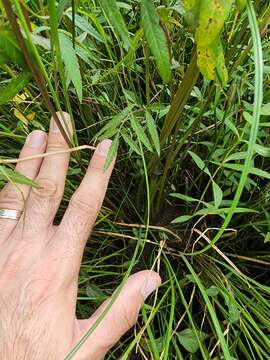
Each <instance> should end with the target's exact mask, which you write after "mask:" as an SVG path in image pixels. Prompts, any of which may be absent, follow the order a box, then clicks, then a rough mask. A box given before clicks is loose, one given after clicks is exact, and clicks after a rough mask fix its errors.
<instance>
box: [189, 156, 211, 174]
mask: <svg viewBox="0 0 270 360" xmlns="http://www.w3.org/2000/svg"><path fill="white" fill-rule="evenodd" d="M188 153H189V155H190V156H191V157H192V159H193V161H194V162H195V164H196V165H197V166H198V168H199V169H200V170H202V171H203V172H205V173H206V174H207V175H209V176H210V177H211V174H210V171H209V170H208V168H207V167H206V166H205V163H204V162H203V160H202V159H201V158H200V157H199V155H197V154H195V153H194V152H193V151H191V150H189V151H188Z"/></svg>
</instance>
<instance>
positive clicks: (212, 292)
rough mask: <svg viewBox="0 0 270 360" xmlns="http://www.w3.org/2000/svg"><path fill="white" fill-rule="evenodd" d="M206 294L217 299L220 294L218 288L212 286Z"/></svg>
mask: <svg viewBox="0 0 270 360" xmlns="http://www.w3.org/2000/svg"><path fill="white" fill-rule="evenodd" d="M206 293H207V295H208V296H210V297H216V296H217V295H218V294H219V291H218V288H217V287H216V286H214V285H211V286H210V288H208V289H207V290H206Z"/></svg>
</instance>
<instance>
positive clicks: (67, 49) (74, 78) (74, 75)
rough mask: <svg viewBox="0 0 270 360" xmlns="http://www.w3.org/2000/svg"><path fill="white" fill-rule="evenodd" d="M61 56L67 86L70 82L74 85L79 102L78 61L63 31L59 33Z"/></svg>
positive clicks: (79, 74) (79, 73)
mask: <svg viewBox="0 0 270 360" xmlns="http://www.w3.org/2000/svg"><path fill="white" fill-rule="evenodd" d="M59 41H60V49H61V57H62V60H63V62H64V64H65V71H66V77H67V86H68V85H69V83H70V82H72V84H73V85H74V88H75V90H76V93H77V95H78V98H79V100H80V102H81V101H82V77H81V72H80V66H79V62H78V59H77V56H76V53H75V50H74V48H73V45H72V41H71V39H70V38H69V37H67V36H66V35H65V34H63V33H59Z"/></svg>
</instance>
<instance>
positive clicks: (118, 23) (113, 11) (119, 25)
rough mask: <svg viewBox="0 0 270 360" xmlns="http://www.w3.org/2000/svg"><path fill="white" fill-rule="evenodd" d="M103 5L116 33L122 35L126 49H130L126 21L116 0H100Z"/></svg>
mask: <svg viewBox="0 0 270 360" xmlns="http://www.w3.org/2000/svg"><path fill="white" fill-rule="evenodd" d="M99 1H100V4H101V7H102V9H103V11H104V13H105V14H106V16H107V18H108V20H109V22H110V23H111V25H112V27H113V29H114V30H115V32H116V34H117V35H119V36H120V37H121V39H122V40H123V42H124V46H125V49H128V48H129V47H130V46H131V44H130V40H129V35H128V29H127V26H126V23H125V21H124V19H123V17H122V15H121V12H120V10H119V8H118V5H117V2H116V0H109V1H108V0H99Z"/></svg>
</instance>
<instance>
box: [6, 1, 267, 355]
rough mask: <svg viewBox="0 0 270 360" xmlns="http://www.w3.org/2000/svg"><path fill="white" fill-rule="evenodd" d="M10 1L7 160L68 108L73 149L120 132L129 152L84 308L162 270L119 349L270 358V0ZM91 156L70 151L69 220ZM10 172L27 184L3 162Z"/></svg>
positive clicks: (93, 255)
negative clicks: (141, 275) (146, 272)
mask: <svg viewBox="0 0 270 360" xmlns="http://www.w3.org/2000/svg"><path fill="white" fill-rule="evenodd" d="M0 11H1V15H0V82H1V87H0V137H1V147H0V157H1V159H2V160H3V159H11V158H16V157H17V156H18V153H19V150H20V148H21V146H22V144H23V143H24V141H25V137H26V135H27V134H28V133H29V132H30V131H32V130H33V129H42V130H47V129H48V122H49V118H50V116H51V115H52V116H54V117H57V115H56V114H55V109H56V110H61V109H62V110H65V111H69V112H70V113H71V114H72V119H73V125H74V128H75V129H76V132H75V136H74V138H73V139H70V138H69V137H68V136H67V135H65V136H66V140H67V142H68V143H69V145H70V146H72V147H75V146H78V145H85V144H91V145H93V144H95V143H96V141H97V140H98V139H102V138H108V137H109V138H112V139H113V146H112V147H111V151H110V154H109V156H108V159H107V164H108V163H109V162H110V160H111V159H112V157H113V156H114V154H115V153H116V151H117V150H118V157H117V163H116V168H115V171H114V175H113V178H112V181H111V183H110V187H109V191H108V193H107V197H106V201H105V203H104V206H103V208H102V211H101V213H100V215H99V217H98V220H97V223H96V226H95V229H94V231H93V234H92V237H91V240H89V242H88V245H87V247H86V250H85V256H84V261H83V264H82V267H81V273H80V279H79V292H78V316H80V317H86V316H88V315H89V314H90V313H91V312H92V311H93V310H94V308H96V306H98V305H99V304H100V303H101V302H102V301H103V300H104V299H105V298H106V297H107V296H109V295H111V294H112V293H113V291H114V290H115V288H116V287H117V285H118V284H119V283H120V282H121V281H122V280H123V279H125V276H126V275H127V274H129V273H130V272H133V271H135V270H139V269H143V268H154V269H156V270H157V271H159V273H160V275H161V277H162V279H163V284H162V286H161V287H160V289H159V291H158V293H157V294H156V295H155V296H153V297H152V298H151V299H150V301H149V302H148V305H145V306H144V307H143V309H142V312H141V314H140V316H139V322H138V325H137V326H136V329H135V330H134V331H131V332H130V333H129V334H128V335H127V336H126V337H125V338H123V339H122V341H121V342H120V343H119V344H118V345H117V346H116V347H115V348H114V349H113V350H112V351H111V352H110V353H109V354H108V355H107V359H154V360H157V359H215V360H218V359H226V360H227V359H230V360H232V359H256V360H257V359H269V349H270V320H269V311H270V302H269V298H270V287H269V285H270V283H269V269H270V267H269V266H270V254H269V241H270V227H269V226H270V215H269V206H270V203H269V196H270V188H269V179H270V171H269V169H270V162H269V157H270V150H269V127H270V122H269V121H268V119H269V116H270V92H269V80H270V78H269V74H270V60H269V59H270V44H269V25H268V24H269V17H270V4H269V1H259V0H255V1H248V2H247V3H246V1H244V0H238V1H235V2H234V1H232V0H230V1H225V0H218V1H216V0H215V1H214V0H193V1H187V0H183V1H179V0H162V1H159V0H157V1H153V0H125V1H119V2H116V1H115V0H110V1H106V0H100V1H95V0H92V1H85V0H80V1H69V0H60V1H58V2H57V1H55V0H48V1H46V2H45V1H44V2H42V1H41V0H39V1H33V0H29V1H23V0H21V1H19V0H13V1H12V2H10V1H9V0H2V2H1V1H0ZM262 55H263V58H262ZM262 101H263V103H262ZM62 131H63V133H64V129H62ZM88 158H89V152H88V150H81V151H76V152H74V153H73V156H72V159H71V166H70V169H69V173H68V178H67V181H66V190H65V195H64V199H63V202H62V205H61V208H60V211H59V214H58V219H57V221H58V220H59V219H60V218H61V216H62V214H63V212H64V210H65V208H66V205H67V203H68V201H69V199H70V196H71V194H72V193H73V191H74V190H75V189H76V188H77V187H78V185H79V183H80V181H81V179H82V177H83V174H84V169H85V167H86V166H87V163H88ZM2 160H0V161H2ZM0 165H1V164H0ZM7 178H9V179H11V180H12V181H13V182H14V183H21V182H25V181H27V180H26V179H24V178H22V177H21V176H20V175H19V174H17V173H15V172H13V171H12V164H7V163H5V164H4V163H3V161H2V165H1V166H0V182H1V184H0V185H2V184H3V183H4V182H5V181H6V179H7ZM90 332H91V329H90ZM69 358H72V355H71V356H70V357H69Z"/></svg>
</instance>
